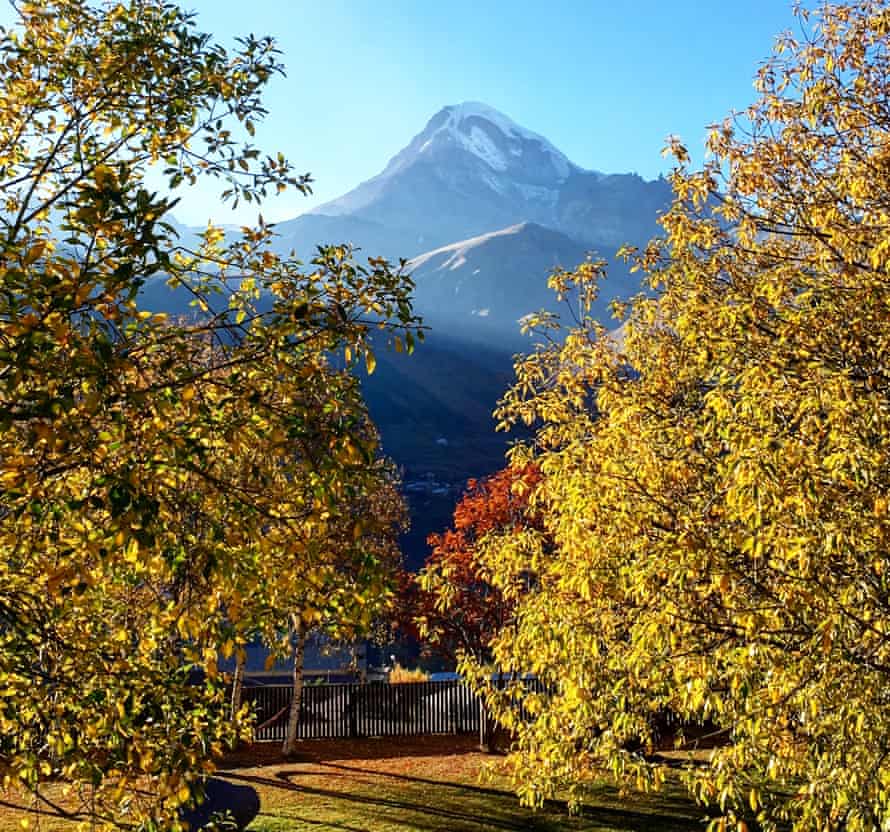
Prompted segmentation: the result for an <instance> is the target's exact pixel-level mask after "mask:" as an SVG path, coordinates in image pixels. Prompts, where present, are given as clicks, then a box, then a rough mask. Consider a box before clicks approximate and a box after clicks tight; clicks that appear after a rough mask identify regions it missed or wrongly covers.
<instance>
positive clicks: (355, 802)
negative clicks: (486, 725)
mask: <svg viewBox="0 0 890 832" xmlns="http://www.w3.org/2000/svg"><path fill="white" fill-rule="evenodd" d="M277 752H278V747H277V746H265V747H264V746H259V747H254V749H252V750H250V751H248V752H245V753H242V754H239V755H238V757H234V758H232V759H231V760H229V761H228V762H227V763H226V765H225V767H224V770H223V771H221V772H220V776H223V777H226V778H228V779H230V780H232V782H235V783H241V784H249V785H251V786H253V787H254V788H256V790H257V791H258V792H259V794H260V801H261V806H262V808H261V813H260V815H259V816H258V817H257V818H256V820H255V821H254V822H253V824H252V825H251V826H250V830H252V832H310V830H311V831H312V832H409V830H417V832H464V830H465V831H466V832H478V831H479V830H488V829H491V830H537V832H550V830H554V832H555V830H567V832H568V830H571V831H572V832H617V831H618V830H621V831H622V832H624V831H625V830H626V831H627V832H666V831H667V830H677V832H700V830H702V829H703V828H704V824H703V822H702V820H701V819H702V814H703V813H702V810H701V809H700V808H698V807H696V806H695V805H694V804H693V803H691V802H690V801H688V800H687V799H685V797H683V796H682V794H681V793H680V792H674V793H668V794H662V795H657V796H645V795H632V796H630V797H627V798H620V797H619V796H618V794H617V792H616V791H615V790H614V789H610V788H606V787H603V788H602V789H599V790H597V791H596V792H595V793H594V795H593V799H592V802H591V806H589V807H588V808H587V809H586V810H585V811H584V813H583V814H582V815H580V816H576V817H569V816H568V815H567V814H566V811H565V806H564V805H563V804H560V803H558V802H552V803H549V804H548V805H547V806H546V807H545V808H544V810H542V811H539V812H531V811H529V810H527V809H523V808H521V807H520V806H519V804H518V802H517V800H516V798H515V796H514V795H513V794H511V793H510V792H509V790H508V789H507V787H506V783H505V782H504V781H503V780H499V779H497V778H496V779H495V780H494V781H491V782H483V783H480V780H479V771H480V768H481V767H482V765H483V764H484V763H486V762H491V761H492V759H493V758H492V757H490V756H488V755H485V754H481V753H479V752H478V751H477V750H476V746H475V743H474V740H473V739H472V738H470V737H426V738H419V739H410V740H407V739H375V740H360V741H348V742H347V741H312V742H305V743H303V744H302V748H301V754H300V757H299V759H297V760H294V761H286V760H282V759H281V757H280V756H279V755H278V753H277ZM494 759H497V758H494ZM0 800H3V801H5V803H6V804H13V803H15V802H16V801H15V800H14V798H13V797H12V796H11V795H4V794H3V793H2V792H0ZM24 816H25V814H24V813H23V812H22V811H20V810H16V809H13V808H11V807H10V806H9V805H0V830H2V831H3V832H6V830H10V832H12V830H19V832H21V829H22V828H21V826H19V820H20V819H21V818H22V817H24ZM31 817H32V819H33V820H32V823H31V827H30V828H31V829H32V830H33V829H35V828H37V829H40V830H41V832H64V830H70V832H73V830H74V828H75V824H73V823H71V822H69V821H65V820H63V819H60V818H58V817H56V818H53V817H51V816H48V815H47V814H45V813H44V814H43V815H42V817H41V818H40V825H39V826H37V823H36V818H35V816H34V815H31Z"/></svg>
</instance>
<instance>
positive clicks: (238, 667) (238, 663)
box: [229, 648, 247, 721]
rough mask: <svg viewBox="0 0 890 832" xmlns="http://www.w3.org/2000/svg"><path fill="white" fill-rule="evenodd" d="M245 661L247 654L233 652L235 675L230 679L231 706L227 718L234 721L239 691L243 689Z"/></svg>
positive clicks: (241, 651)
mask: <svg viewBox="0 0 890 832" xmlns="http://www.w3.org/2000/svg"><path fill="white" fill-rule="evenodd" d="M246 661H247V653H246V652H245V651H244V650H242V649H240V648H239V649H237V650H236V651H235V675H234V676H233V677H232V705H231V711H230V712H229V718H230V719H231V720H233V721H234V719H235V714H237V713H238V711H239V710H240V708H241V691H242V689H243V687H244V665H245V663H246Z"/></svg>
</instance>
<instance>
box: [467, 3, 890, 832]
mask: <svg viewBox="0 0 890 832" xmlns="http://www.w3.org/2000/svg"><path fill="white" fill-rule="evenodd" d="M799 15H800V21H801V27H800V28H801V32H802V33H803V34H801V35H800V36H799V39H795V38H794V37H792V36H791V35H787V36H784V37H782V38H780V39H779V40H778V41H777V46H776V49H775V54H774V55H773V57H772V59H771V60H770V61H769V62H768V63H766V64H765V65H764V66H763V68H762V69H761V70H760V71H759V74H758V76H757V88H758V90H759V96H758V100H757V101H756V103H755V104H754V105H753V106H752V107H751V108H750V109H749V110H747V111H745V112H743V113H741V114H740V115H739V116H738V117H736V118H734V119H732V120H728V121H727V122H725V123H723V124H720V125H717V126H716V127H715V129H714V130H713V132H712V133H711V135H710V139H709V149H710V153H711V155H710V157H709V161H707V162H706V163H705V165H704V167H703V169H701V170H692V169H691V168H690V166H689V164H688V157H687V154H686V151H685V149H684V148H683V146H682V145H681V144H680V143H679V141H674V142H672V145H671V148H670V149H671V150H672V151H673V153H674V155H675V157H676V159H677V161H678V165H677V167H676V169H675V172H674V174H673V177H672V182H673V188H674V194H675V198H674V201H673V204H672V206H671V208H670V209H669V210H668V211H667V212H666V214H665V215H664V217H663V218H662V225H663V228H664V239H663V240H657V241H654V242H653V243H651V244H650V245H649V247H648V248H647V249H646V250H645V251H642V252H639V253H638V255H637V264H638V266H639V267H640V269H641V270H642V271H643V272H644V273H645V275H646V278H647V280H648V283H649V286H650V287H651V290H652V295H651V296H647V297H640V298H637V299H636V300H635V301H633V302H632V303H631V304H630V306H629V308H628V310H627V320H626V323H625V325H624V327H623V328H622V330H621V332H620V334H618V335H616V334H610V333H608V332H607V331H606V330H605V329H604V328H603V327H601V326H600V325H599V324H597V323H596V322H595V321H592V320H590V319H589V317H588V318H585V319H584V320H583V321H582V322H581V324H580V325H578V326H574V327H572V328H570V329H569V330H567V331H566V332H565V333H564V336H565V337H564V339H563V340H560V339H556V341H555V342H554V343H553V344H552V345H551V346H550V347H547V348H541V349H540V350H539V351H538V352H536V353H534V354H532V355H530V356H529V357H527V358H526V359H525V360H522V361H520V362H519V364H518V366H517V372H518V380H517V383H516V385H515V387H514V388H513V389H512V391H511V392H510V393H509V394H508V395H507V397H506V398H505V400H504V401H503V403H502V406H501V409H500V416H501V418H502V420H503V421H504V422H505V423H507V424H511V423H515V422H518V421H524V422H526V423H529V424H532V423H537V430H536V434H535V438H534V440H533V441H532V442H528V443H525V444H524V445H522V446H521V447H518V448H517V449H516V450H515V451H514V453H513V461H514V462H515V463H525V462H526V461H530V460H534V461H535V462H536V464H537V465H538V466H539V467H540V470H541V473H542V481H541V484H540V485H539V487H538V488H537V490H536V492H535V494H534V495H533V496H532V506H533V508H535V509H537V510H538V511H539V512H540V513H541V515H542V516H543V517H544V518H545V523H546V527H547V531H548V532H549V536H550V539H551V540H552V541H553V544H554V546H553V548H552V549H551V550H547V549H544V548H541V549H540V551H538V552H533V553H531V554H529V553H528V552H527V551H525V550H524V549H523V550H519V549H517V547H515V546H511V545H509V544H510V541H509V538H508V539H506V540H493V541H491V544H490V547H489V549H488V553H487V557H488V562H489V565H490V568H491V569H492V571H493V573H494V576H495V579H496V580H499V581H500V582H501V583H502V585H503V586H504V587H507V588H509V587H510V586H511V585H513V578H514V576H515V575H517V574H521V573H522V572H523V571H524V570H529V569H532V570H533V571H534V572H535V574H536V576H537V577H538V580H537V583H536V585H535V587H534V588H533V590H532V591H531V592H530V593H528V594H527V595H523V596H521V597H518V598H517V601H516V603H517V609H516V625H515V627H514V628H512V629H509V630H506V631H504V632H503V633H502V634H501V635H500V636H499V637H498V639H497V640H496V641H495V643H494V645H493V650H494V654H495V659H496V661H497V663H498V664H499V665H500V666H501V667H502V668H504V669H515V670H517V671H521V672H533V673H535V674H536V675H537V676H538V677H539V678H540V679H541V680H543V681H544V682H545V683H546V686H545V687H546V690H545V692H544V693H535V694H530V695H528V696H526V697H521V698H524V699H525V700H526V701H525V705H526V707H527V708H528V710H529V711H530V712H531V713H532V714H534V715H535V717H534V719H533V720H531V721H522V720H520V719H519V718H518V716H517V712H516V708H515V703H513V702H512V701H511V698H510V693H509V692H508V693H505V694H498V693H496V692H490V700H491V703H492V705H493V706H494V707H495V709H496V710H497V712H498V715H499V718H500V719H501V720H502V721H503V722H504V723H505V724H507V725H509V726H511V727H512V728H513V729H514V730H515V732H516V734H515V736H516V744H515V748H514V754H513V757H512V759H513V762H514V763H515V769H514V771H515V777H516V784H517V787H518V789H519V791H520V793H521V795H522V796H523V797H524V798H525V799H526V800H527V801H529V802H539V801H540V800H541V799H543V798H545V797H547V796H548V795H551V794H553V793H554V792H555V791H556V790H558V789H561V788H563V787H566V786H567V787H569V788H570V789H571V791H572V796H573V799H574V800H576V801H579V800H583V796H584V784H585V783H586V782H589V780H590V779H591V778H595V777H598V776H600V775H601V774H602V773H603V772H608V773H611V774H612V775H613V776H614V777H616V778H617V779H618V780H619V781H621V782H622V783H623V784H625V785H630V786H634V785H635V786H638V787H644V788H645V787H654V786H657V785H658V783H659V782H660V781H661V780H662V778H663V775H664V768H663V763H661V762H659V760H658V759H657V758H655V757H653V756H652V755H651V754H650V753H649V752H651V751H653V750H654V748H655V745H656V743H657V741H658V737H657V736H656V726H657V725H659V724H660V723H663V721H664V716H665V715H666V714H673V716H674V718H675V719H676V720H677V721H678V723H679V724H680V725H681V726H686V728H685V735H686V736H685V738H684V736H683V734H684V729H682V728H681V729H680V736H679V737H678V738H677V742H678V744H679V746H680V748H690V747H692V746H694V745H695V742H694V741H693V739H692V737H693V736H694V735H699V734H701V733H702V728H701V727H699V728H698V729H697V730H695V731H693V730H692V728H693V726H705V729H704V730H705V731H706V732H707V733H709V734H710V735H711V737H710V741H711V742H715V741H716V747H715V748H714V749H713V750H712V751H710V752H708V754H707V755H706V756H705V760H704V761H701V760H699V762H693V761H690V762H689V764H688V766H687V767H686V768H685V769H684V776H685V778H686V780H687V782H688V784H689V787H690V789H691V791H692V793H693V794H694V795H695V796H696V797H697V798H699V799H700V800H701V801H702V802H703V803H706V804H707V805H708V806H709V807H711V809H712V810H714V811H716V814H717V816H718V817H717V819H715V820H714V823H715V825H716V826H717V828H719V829H724V828H733V829H734V828H736V825H737V826H738V828H739V829H744V828H745V825H746V824H749V823H751V822H752V820H756V822H757V823H758V824H759V825H760V826H761V828H765V829H773V828H777V825H784V824H788V825H790V827H791V828H793V829H796V830H830V829H845V830H851V832H853V831H854V830H857V831H858V830H877V829H886V828H887V825H888V823H890V709H888V690H890V513H888V499H890V98H888V90H890V5H888V3H887V2H884V1H883V0H860V1H858V2H850V3H846V4H831V3H828V4H825V5H823V6H821V7H820V10H819V12H818V13H813V14H812V15H808V14H807V13H805V12H804V11H800V12H799ZM598 271H599V267H598V266H597V265H596V264H593V263H588V264H585V265H583V266H581V267H580V268H579V269H578V270H577V271H575V272H571V273H567V272H561V273H558V274H555V275H554V277H553V278H552V284H553V286H554V288H556V289H557V290H559V291H567V290H568V289H569V288H570V287H577V288H579V289H580V291H581V292H582V295H583V294H584V293H586V292H593V291H595V283H596V279H597V277H598V274H597V273H598ZM471 665H472V663H470V662H466V663H465V668H466V669H467V670H474V669H475V671H476V672H477V673H479V680H480V684H484V677H483V676H482V673H481V672H480V669H479V668H473V667H472V666H471ZM514 693H516V692H515V691H514ZM520 696H521V695H520Z"/></svg>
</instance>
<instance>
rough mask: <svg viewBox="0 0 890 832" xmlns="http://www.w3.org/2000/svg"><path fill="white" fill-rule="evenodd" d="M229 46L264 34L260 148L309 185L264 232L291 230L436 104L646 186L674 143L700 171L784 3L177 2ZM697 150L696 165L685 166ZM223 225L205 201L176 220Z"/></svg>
mask: <svg viewBox="0 0 890 832" xmlns="http://www.w3.org/2000/svg"><path fill="white" fill-rule="evenodd" d="M182 5H183V6H184V7H185V8H187V9H191V10H194V11H195V12H196V13H197V21H198V26H199V28H201V29H203V30H205V31H209V32H212V33H213V34H214V35H216V36H217V38H218V39H220V40H222V41H223V42H224V43H230V42H231V40H232V38H233V37H234V36H236V35H238V34H245V33H247V32H253V33H255V34H258V35H259V34H272V35H274V36H275V37H276V38H277V40H278V42H279V45H280V48H281V49H282V51H283V53H284V54H283V61H284V63H285V64H286V66H287V71H288V77H287V78H286V79H276V80H275V81H274V82H273V83H272V84H271V87H270V89H269V93H268V96H267V99H266V102H267V108H268V110H269V116H268V118H267V119H266V122H265V123H264V124H263V125H262V127H261V128H260V129H259V130H258V131H257V143H258V144H259V145H260V146H261V147H262V148H263V149H264V150H270V151H277V150H282V151H283V152H285V153H286V154H287V155H288V156H289V157H290V158H291V159H292V160H293V161H294V162H295V163H296V164H297V165H298V167H299V168H300V170H301V171H302V170H306V171H311V172H312V174H313V176H314V177H315V179H316V185H315V186H314V188H315V195H314V196H312V197H309V198H304V197H300V196H299V195H297V194H285V195H283V196H281V197H278V198H276V199H274V200H270V201H269V202H268V203H267V204H266V205H265V206H264V209H263V210H264V215H265V216H266V218H267V219H272V220H280V219H286V218H289V217H293V216H295V215H296V214H299V213H302V212H304V211H306V210H308V209H309V208H310V207H312V206H314V205H317V204H319V203H320V202H322V201H324V200H327V199H331V198H333V197H335V196H338V195H340V194H341V193H344V192H345V191H347V190H348V189H349V188H351V187H353V186H355V185H356V184H358V183H359V182H360V181H362V180H364V179H367V178H369V177H370V176H373V175H374V174H375V173H378V172H379V171H380V170H381V169H382V168H383V166H384V165H385V164H386V162H387V161H388V159H389V158H390V157H391V156H392V155H394V154H395V153H396V152H397V151H398V150H399V149H400V148H402V147H403V146H404V145H405V144H407V143H408V141H409V140H410V139H411V137H412V136H414V135H415V134H416V133H418V132H420V131H421V130H422V129H423V127H424V125H425V124H426V122H427V120H428V119H429V118H430V117H431V116H432V115H433V114H434V113H435V112H437V111H438V110H439V109H441V108H442V107H443V106H444V105H446V104H454V103H458V102H460V101H465V100H476V101H483V102H485V103H487V104H489V105H491V106H493V107H495V108H497V109H499V110H501V111H503V112H504V113H506V114H507V115H509V116H510V117H511V118H513V119H514V120H515V121H517V122H519V123H520V124H522V125H523V126H525V127H528V128H530V129H532V130H535V131H536V132H538V133H542V134H544V135H545V136H547V138H549V139H550V140H551V141H552V142H553V143H554V144H555V145H556V146H557V147H558V148H559V149H560V150H562V151H563V152H564V153H565V154H566V155H567V156H568V157H569V158H570V159H572V161H574V162H576V163H577V164H579V165H581V166H582V167H587V168H595V169H597V170H601V171H605V172H625V171H636V172H638V173H639V174H641V175H642V176H645V177H646V178H653V177H655V176H657V175H658V173H659V172H662V171H666V170H667V169H668V163H667V162H666V161H665V160H663V159H662V158H661V155H660V151H661V148H662V147H663V145H664V139H665V137H666V136H667V135H668V134H670V133H676V134H679V135H680V136H681V137H682V138H683V139H684V141H686V143H687V144H688V146H689V147H690V150H692V151H693V156H694V158H696V159H699V160H700V159H701V156H702V154H701V147H702V142H703V139H704V136H705V133H706V125H707V124H709V123H711V122H712V121H716V120H719V119H721V118H722V117H723V116H724V115H726V114H727V113H728V112H729V110H730V109H732V108H736V109H741V108H743V107H744V106H746V105H747V104H748V103H750V101H751V100H752V99H753V95H754V93H753V89H752V79H753V76H754V73H755V71H756V69H757V67H758V65H759V64H760V63H761V62H762V61H763V59H764V58H766V57H767V56H768V54H769V52H770V50H771V48H772V44H773V41H774V36H775V35H776V34H777V33H778V32H780V31H782V30H784V29H787V28H789V27H796V21H795V20H794V17H793V15H792V12H791V0H550V2H540V0H447V2H442V0H183V2H182ZM696 151H698V152H696ZM211 215H213V216H214V219H216V220H217V221H221V222H232V221H238V222H242V221H247V220H248V219H253V218H255V209H250V210H248V211H245V212H243V213H242V212H241V211H240V209H239V211H238V212H237V213H236V214H233V213H232V212H231V211H229V210H220V209H219V208H218V206H217V205H216V201H215V198H214V196H213V192H212V191H203V190H202V191H201V192H200V193H197V194H193V195H190V196H189V197H187V198H185V199H184V200H183V202H182V204H181V205H180V206H178V208H177V216H178V217H179V218H180V219H182V220H184V221H186V222H189V223H196V224H197V223H202V224H203V223H205V222H206V221H207V219H208V218H209V217H210V216H211Z"/></svg>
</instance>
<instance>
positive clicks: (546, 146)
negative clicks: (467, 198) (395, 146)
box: [388, 101, 579, 183]
mask: <svg viewBox="0 0 890 832" xmlns="http://www.w3.org/2000/svg"><path fill="white" fill-rule="evenodd" d="M455 147H456V148H459V149H461V150H464V151H466V152H468V153H470V154H471V155H473V156H475V157H476V158H478V159H480V160H481V161H482V162H484V163H485V164H486V165H487V166H488V167H489V168H491V169H492V170H493V171H495V172H497V173H504V172H507V171H510V170H514V171H515V170H517V169H520V168H522V167H528V166H529V165H531V166H533V167H534V168H535V169H536V171H537V173H538V177H536V178H539V177H540V175H541V174H542V173H544V175H545V178H547V179H552V180H553V181H554V182H556V183H561V182H564V181H565V180H566V179H567V178H568V176H569V173H570V172H571V171H572V170H573V169H575V170H578V169H579V168H578V167H577V165H574V164H572V162H570V161H569V160H568V158H566V156H565V154H564V153H562V152H561V151H559V150H557V148H556V147H554V146H553V145H552V144H551V143H550V142H549V141H548V140H547V139H546V138H544V136H542V135H540V134H539V133H535V132H533V131H532V130H528V129H527V128H525V127H521V126H520V125H519V124H517V123H516V122H515V121H513V119H511V118H510V117H509V116H507V115H504V113H502V112H500V111H499V110H496V109H495V108H494V107H491V106H489V105H488V104H484V103H482V102H480V101H464V102H463V103H461V104H450V105H448V106H447V107H444V108H442V109H441V110H440V111H439V112H438V113H436V115H434V116H433V117H432V118H431V119H430V120H429V122H428V123H427V125H426V127H425V128H424V130H423V132H422V133H420V135H418V136H415V138H414V140H413V141H412V142H411V144H409V145H408V147H406V148H405V150H404V151H403V152H402V153H400V154H399V155H398V156H396V157H395V158H394V159H393V160H392V162H390V165H389V168H388V169H391V170H392V172H395V171H396V170H399V169H402V168H403V167H404V165H405V164H406V163H411V162H413V161H417V159H418V157H420V156H422V155H423V154H430V153H431V152H435V151H439V150H441V149H444V148H455ZM403 154H404V155H403Z"/></svg>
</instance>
